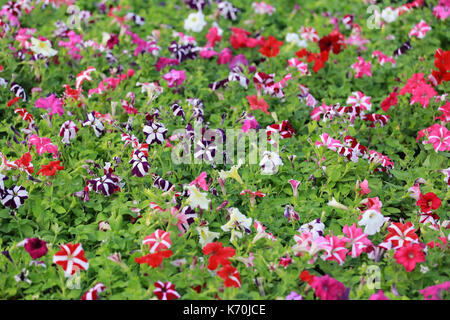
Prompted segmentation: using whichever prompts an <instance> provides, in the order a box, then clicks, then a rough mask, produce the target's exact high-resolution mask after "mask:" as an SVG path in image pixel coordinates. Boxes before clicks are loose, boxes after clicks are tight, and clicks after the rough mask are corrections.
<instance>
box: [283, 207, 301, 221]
mask: <svg viewBox="0 0 450 320" xmlns="http://www.w3.org/2000/svg"><path fill="white" fill-rule="evenodd" d="M284 217H285V218H287V219H288V221H289V222H292V221H294V220H299V219H300V216H299V214H298V213H297V212H296V211H295V210H294V207H293V206H291V205H286V206H285V207H284Z"/></svg>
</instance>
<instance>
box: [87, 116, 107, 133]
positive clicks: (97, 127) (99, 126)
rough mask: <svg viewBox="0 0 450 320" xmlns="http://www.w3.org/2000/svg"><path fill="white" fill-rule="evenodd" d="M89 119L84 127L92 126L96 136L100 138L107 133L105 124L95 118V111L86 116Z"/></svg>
mask: <svg viewBox="0 0 450 320" xmlns="http://www.w3.org/2000/svg"><path fill="white" fill-rule="evenodd" d="M86 116H87V119H86V121H84V122H83V127H86V126H90V127H92V128H93V129H94V132H95V135H96V136H97V137H100V136H101V135H102V134H103V132H104V131H105V126H104V125H103V123H102V122H101V121H100V120H99V119H97V117H96V116H95V111H92V112H89V113H87V114H86Z"/></svg>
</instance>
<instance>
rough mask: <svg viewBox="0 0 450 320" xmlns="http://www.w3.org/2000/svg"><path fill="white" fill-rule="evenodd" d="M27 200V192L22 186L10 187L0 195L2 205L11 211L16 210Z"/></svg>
mask: <svg viewBox="0 0 450 320" xmlns="http://www.w3.org/2000/svg"><path fill="white" fill-rule="evenodd" d="M25 199H28V192H27V190H25V188H24V187H22V186H12V187H11V188H9V189H6V190H5V192H4V193H3V195H2V204H3V205H4V206H5V207H10V208H11V209H18V208H19V207H21V206H22V205H23V203H24V202H25Z"/></svg>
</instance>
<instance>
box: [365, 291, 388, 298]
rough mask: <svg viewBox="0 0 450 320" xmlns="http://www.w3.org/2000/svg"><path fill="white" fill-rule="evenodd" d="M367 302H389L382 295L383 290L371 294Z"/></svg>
mask: <svg viewBox="0 0 450 320" xmlns="http://www.w3.org/2000/svg"><path fill="white" fill-rule="evenodd" d="M369 300H390V299H389V298H388V297H386V296H385V295H384V292H383V290H378V292H377V293H373V294H372V295H371V296H370V298H369Z"/></svg>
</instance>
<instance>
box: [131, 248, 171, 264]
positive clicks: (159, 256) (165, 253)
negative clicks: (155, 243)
mask: <svg viewBox="0 0 450 320" xmlns="http://www.w3.org/2000/svg"><path fill="white" fill-rule="evenodd" d="M172 254H173V252H172V251H171V250H162V251H158V252H156V253H150V254H147V255H145V256H142V257H136V258H135V259H134V261H135V262H136V263H139V264H143V263H146V264H148V265H149V266H151V267H152V268H156V267H158V266H159V265H161V263H163V261H164V259H167V258H170V257H171V256H172Z"/></svg>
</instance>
